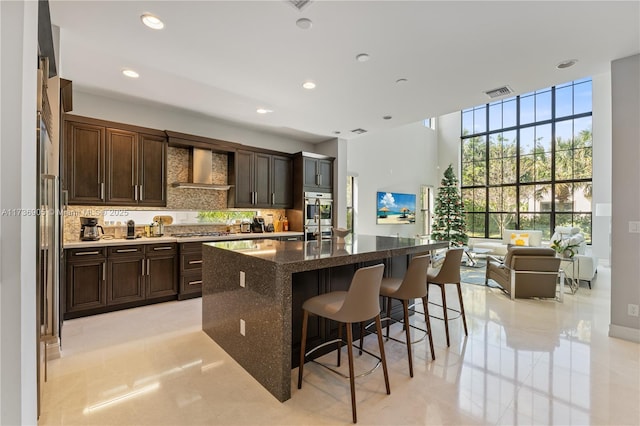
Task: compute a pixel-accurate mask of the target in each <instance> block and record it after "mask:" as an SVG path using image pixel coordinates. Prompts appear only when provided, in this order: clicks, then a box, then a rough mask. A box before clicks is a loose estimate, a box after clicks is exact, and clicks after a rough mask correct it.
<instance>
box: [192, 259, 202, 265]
mask: <svg viewBox="0 0 640 426" xmlns="http://www.w3.org/2000/svg"><path fill="white" fill-rule="evenodd" d="M201 263H202V260H190V261H189V265H199V264H201Z"/></svg>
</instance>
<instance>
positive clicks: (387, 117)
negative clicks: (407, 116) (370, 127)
mask: <svg viewBox="0 0 640 426" xmlns="http://www.w3.org/2000/svg"><path fill="white" fill-rule="evenodd" d="M382 118H383V119H384V120H391V119H392V118H393V117H392V116H390V115H385V116H384V117H382Z"/></svg>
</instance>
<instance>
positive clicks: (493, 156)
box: [461, 80, 593, 242]
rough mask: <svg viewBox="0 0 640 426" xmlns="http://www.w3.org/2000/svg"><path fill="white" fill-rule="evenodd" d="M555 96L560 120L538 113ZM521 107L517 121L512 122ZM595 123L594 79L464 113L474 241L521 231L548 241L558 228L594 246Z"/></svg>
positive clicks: (464, 173)
mask: <svg viewBox="0 0 640 426" xmlns="http://www.w3.org/2000/svg"><path fill="white" fill-rule="evenodd" d="M551 93H555V106H556V108H555V109H556V117H552V116H551V113H550V112H549V111H550V109H549V111H547V110H546V109H545V108H546V107H544V108H543V107H540V105H547V106H549V107H550V102H551ZM567 93H568V94H569V95H566V94H567ZM571 94H573V95H571ZM525 98H526V101H527V102H525ZM534 100H535V102H534ZM518 102H519V103H520V104H519V105H520V107H519V111H520V120H519V121H517V120H514V119H513V117H512V115H513V113H514V112H515V111H517V110H518V109H516V108H515V106H516V104H517V103H518ZM567 102H568V103H569V105H566V103H567ZM507 106H508V108H507ZM524 110H526V111H524ZM507 112H508V113H509V118H508V120H507V115H506V114H507ZM525 112H526V113H525ZM570 112H573V114H575V115H571V114H570ZM487 114H488V116H487ZM486 123H489V124H488V126H487V124H486ZM500 123H508V125H505V127H504V128H500ZM591 124H592V118H591V81H590V80H584V81H578V82H572V83H567V84H565V85H559V86H557V87H554V88H551V89H544V90H541V91H536V92H535V93H532V94H528V95H526V96H524V95H523V96H520V97H516V98H511V99H507V100H504V101H498V102H495V103H492V104H487V105H484V106H478V107H475V108H472V109H469V110H465V111H463V125H462V129H463V130H462V153H461V154H462V155H461V159H462V168H461V182H462V199H463V203H464V205H465V207H466V211H467V213H466V220H467V224H468V227H467V232H468V233H469V236H472V237H489V238H500V237H501V235H502V231H503V230H504V229H511V228H519V229H539V230H542V231H543V237H544V238H550V237H551V234H552V228H553V227H554V226H577V227H580V228H581V230H582V232H583V233H584V234H585V237H586V239H587V242H590V236H591V199H592V188H593V185H592V170H593V158H592V153H593V138H592V133H591ZM487 128H489V130H488V131H487Z"/></svg>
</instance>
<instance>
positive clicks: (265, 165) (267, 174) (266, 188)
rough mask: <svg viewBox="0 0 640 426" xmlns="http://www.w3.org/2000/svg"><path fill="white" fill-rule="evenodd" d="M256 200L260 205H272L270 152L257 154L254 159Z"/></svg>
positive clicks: (257, 204)
mask: <svg viewBox="0 0 640 426" xmlns="http://www.w3.org/2000/svg"><path fill="white" fill-rule="evenodd" d="M254 166H255V172H254V178H255V180H254V191H255V192H256V195H255V196H254V201H255V204H256V206H258V207H270V206H271V180H270V179H271V156H270V155H268V154H260V153H256V154H255V159H254Z"/></svg>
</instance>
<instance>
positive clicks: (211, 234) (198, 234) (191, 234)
mask: <svg viewBox="0 0 640 426" xmlns="http://www.w3.org/2000/svg"><path fill="white" fill-rule="evenodd" d="M225 235H229V233H228V232H216V231H211V232H183V233H180V234H171V236H172V237H178V238H184V237H223V236H225Z"/></svg>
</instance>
